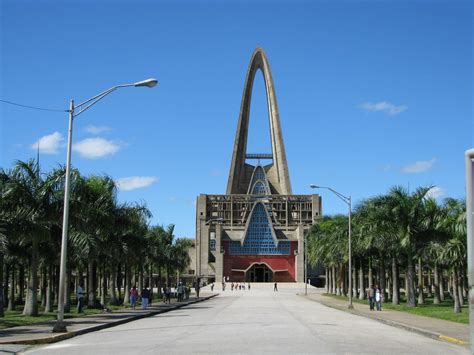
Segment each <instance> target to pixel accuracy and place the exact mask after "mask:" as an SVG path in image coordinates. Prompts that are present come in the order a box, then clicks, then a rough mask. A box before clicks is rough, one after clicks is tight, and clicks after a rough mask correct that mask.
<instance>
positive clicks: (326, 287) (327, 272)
mask: <svg viewBox="0 0 474 355" xmlns="http://www.w3.org/2000/svg"><path fill="white" fill-rule="evenodd" d="M324 269H325V277H326V278H325V282H324V288H325V290H326V293H329V292H328V290H329V271H328V268H327V267H325V268H324Z"/></svg>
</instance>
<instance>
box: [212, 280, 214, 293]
mask: <svg viewBox="0 0 474 355" xmlns="http://www.w3.org/2000/svg"><path fill="white" fill-rule="evenodd" d="M212 291H214V282H213V283H212V284H211V292H212Z"/></svg>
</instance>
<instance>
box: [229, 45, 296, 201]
mask: <svg viewBox="0 0 474 355" xmlns="http://www.w3.org/2000/svg"><path fill="white" fill-rule="evenodd" d="M259 69H260V70H261V71H262V73H263V79H264V82H265V91H266V95H267V107H268V114H269V119H270V141H271V144H272V163H271V164H269V165H266V166H265V171H266V174H267V178H268V181H269V183H270V188H271V190H272V193H275V194H281V195H291V194H292V191H291V182H290V176H289V172H288V163H287V160H286V152H285V144H284V142H283V134H282V131H281V125H280V115H279V113H278V105H277V100H276V94H275V87H274V85H273V78H272V73H271V71H270V65H269V64H268V59H267V56H266V54H265V52H264V50H263V49H262V48H256V49H255V51H254V52H253V55H252V58H251V59H250V65H249V68H248V70H247V76H246V79H245V85H244V92H243V96H242V103H241V105H240V114H239V122H238V126H237V133H236V136H235V143H234V150H233V154H232V163H231V167H230V172H229V180H228V182H227V194H228V195H230V194H246V193H247V191H248V185H249V183H250V180H251V176H252V173H253V170H254V168H255V167H254V166H252V165H250V164H247V163H246V154H247V138H248V128H249V116H250V104H251V101H252V88H253V83H254V80H255V74H256V73H257V70H259Z"/></svg>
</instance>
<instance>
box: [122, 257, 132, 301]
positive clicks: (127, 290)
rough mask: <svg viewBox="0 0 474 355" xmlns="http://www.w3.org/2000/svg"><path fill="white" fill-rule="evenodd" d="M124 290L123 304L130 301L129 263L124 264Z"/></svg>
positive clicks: (130, 276)
mask: <svg viewBox="0 0 474 355" xmlns="http://www.w3.org/2000/svg"><path fill="white" fill-rule="evenodd" d="M125 284H126V286H125V292H124V297H123V304H124V305H125V304H127V303H130V289H131V288H132V270H131V269H130V265H129V264H128V263H127V264H125Z"/></svg>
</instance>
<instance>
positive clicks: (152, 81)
mask: <svg viewBox="0 0 474 355" xmlns="http://www.w3.org/2000/svg"><path fill="white" fill-rule="evenodd" d="M156 84H158V80H156V79H154V78H150V79H146V80H142V81H139V82H137V83H135V84H133V85H134V86H135V87H139V86H146V87H149V88H152V87H153V86H156Z"/></svg>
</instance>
